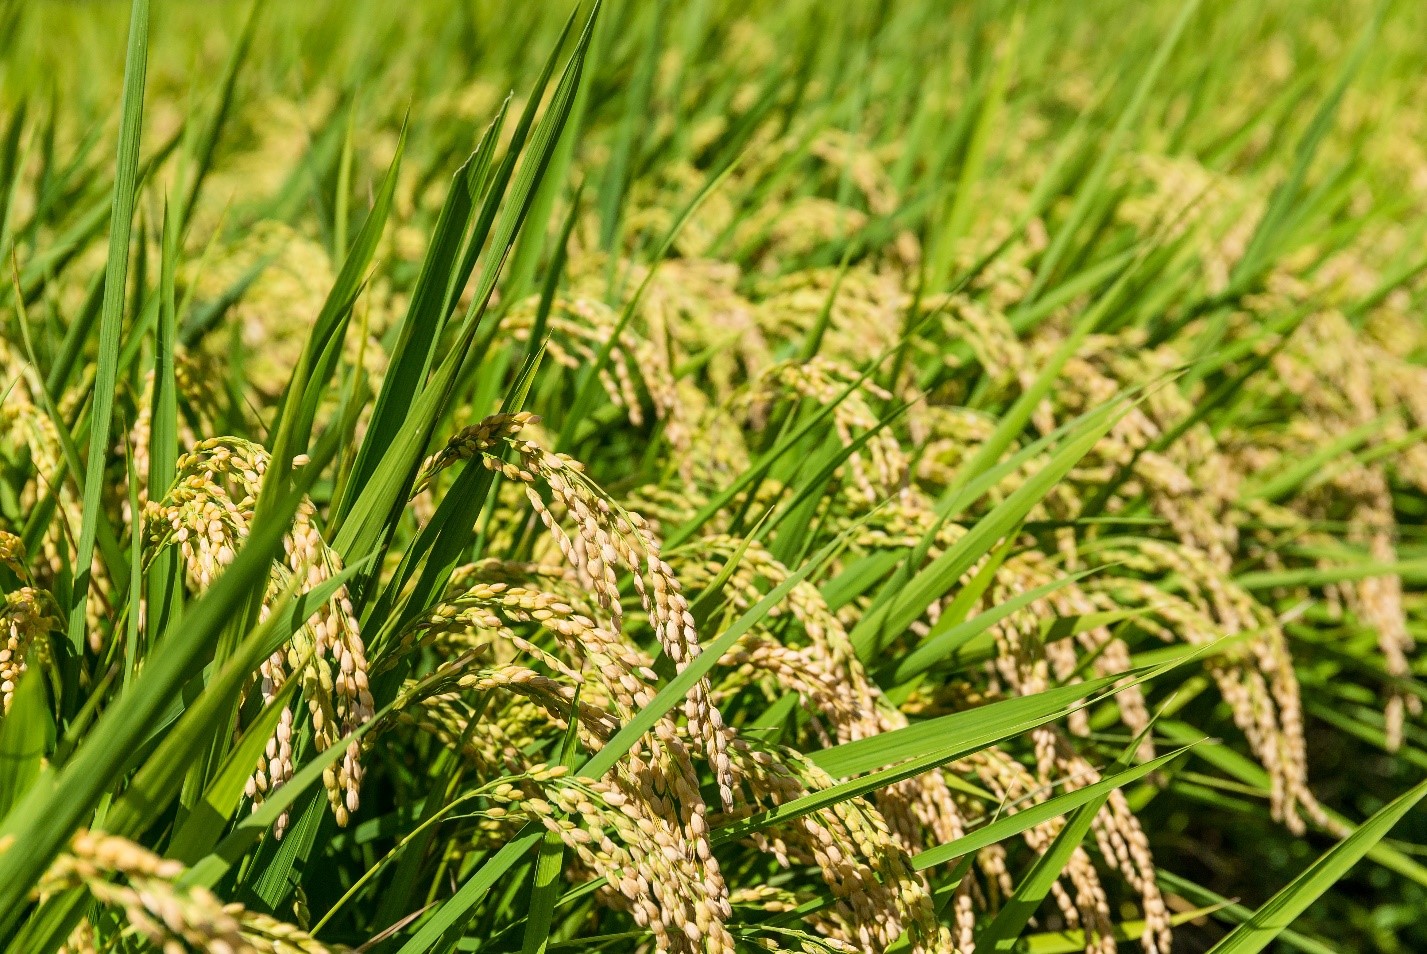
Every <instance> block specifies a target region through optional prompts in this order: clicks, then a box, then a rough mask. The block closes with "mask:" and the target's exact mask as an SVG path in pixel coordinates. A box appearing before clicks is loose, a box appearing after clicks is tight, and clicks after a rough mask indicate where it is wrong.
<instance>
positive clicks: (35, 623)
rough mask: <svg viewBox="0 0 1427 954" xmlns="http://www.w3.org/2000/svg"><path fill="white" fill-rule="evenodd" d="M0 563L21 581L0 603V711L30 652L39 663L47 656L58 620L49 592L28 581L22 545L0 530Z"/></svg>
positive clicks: (8, 698)
mask: <svg viewBox="0 0 1427 954" xmlns="http://www.w3.org/2000/svg"><path fill="white" fill-rule="evenodd" d="M0 564H3V565H4V566H5V567H6V568H7V569H9V570H10V572H11V573H13V574H14V575H15V576H16V577H17V578H18V579H19V581H20V583H21V586H20V587H19V588H18V589H15V590H13V591H10V592H7V593H5V594H4V602H3V604H0V640H3V642H0V711H5V712H8V711H9V710H10V701H11V699H12V698H13V696H14V693H15V686H16V684H17V683H18V682H19V681H20V676H21V675H23V674H24V672H25V670H26V668H27V666H28V664H29V659H30V657H31V655H32V654H33V655H34V656H35V657H36V658H37V659H39V660H40V661H41V662H42V663H43V662H46V661H47V660H48V659H49V634H50V633H52V632H55V631H57V630H59V628H60V626H61V622H60V613H59V607H58V606H57V605H55V601H54V598H53V597H52V596H50V594H49V592H48V591H46V590H42V589H39V588H37V587H35V586H33V585H30V584H31V583H32V582H33V581H32V580H31V578H30V570H29V567H28V565H27V564H26V562H25V545H24V542H23V541H22V540H21V539H20V538H19V537H17V536H15V534H13V533H9V532H6V531H0Z"/></svg>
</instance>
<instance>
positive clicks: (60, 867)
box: [39, 829, 345, 954]
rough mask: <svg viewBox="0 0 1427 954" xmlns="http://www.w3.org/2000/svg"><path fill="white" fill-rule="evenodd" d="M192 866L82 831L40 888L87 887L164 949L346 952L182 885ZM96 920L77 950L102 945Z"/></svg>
mask: <svg viewBox="0 0 1427 954" xmlns="http://www.w3.org/2000/svg"><path fill="white" fill-rule="evenodd" d="M186 871H187V869H186V868H185V867H184V866H183V865H182V864H180V863H179V862H177V861H173V860H170V859H165V858H162V857H160V856H158V855H156V854H154V853H152V852H150V851H149V850H148V849H146V848H144V847H142V846H140V845H138V844H136V843H135V842H133V841H130V840H129V839H127V838H120V837H118V836H115V835H109V834H106V833H104V832H98V831H88V830H83V829H82V830H80V831H79V832H76V833H75V835H74V837H73V838H72V839H71V840H70V843H69V846H68V849H67V850H66V851H65V852H63V853H62V854H60V856H59V857H58V858H57V859H56V860H55V862H54V863H53V864H52V865H51V866H50V868H49V870H48V871H47V872H46V873H45V876H44V878H43V879H42V881H41V883H40V888H39V890H40V892H41V894H42V895H44V896H48V895H52V894H54V893H56V892H59V891H63V890H65V889H67V888H83V889H84V890H85V891H87V892H88V893H89V894H90V896H92V897H93V898H94V900H95V901H97V902H99V903H100V904H102V905H104V906H106V907H109V908H112V909H115V910H116V911H118V912H119V913H120V914H121V915H122V917H123V919H124V921H125V923H126V924H127V925H128V926H129V927H130V928H132V929H133V930H134V931H136V932H137V933H138V934H139V935H140V936H142V937H144V938H146V939H147V940H148V941H149V942H150V943H152V944H154V945H155V946H157V947H159V948H160V949H162V950H164V951H183V950H200V951H212V952H215V954H259V952H273V954H278V952H288V954H328V952H337V951H344V950H345V948H342V947H340V946H337V947H334V946H331V945H327V944H323V943H320V942H318V941H317V940H315V939H314V938H313V937H312V936H311V935H309V934H307V933H306V932H305V931H302V930H300V929H299V928H297V927H294V926H293V925H290V924H286V923H284V922H282V921H279V920H277V919H276V918H272V917H270V916H268V915H264V914H258V913H254V912H250V911H248V910H246V909H245V908H244V907H243V905H241V904H223V903H222V902H220V901H219V900H218V898H217V897H215V896H214V895H213V893H212V892H210V891H208V890H207V889H206V888H202V887H184V886H182V885H181V879H182V877H183V875H184V874H185V873H186ZM97 940H98V938H97V930H96V926H95V925H94V924H93V922H87V923H86V924H85V925H81V926H80V927H78V928H76V930H75V932H74V933H72V934H71V936H70V939H69V942H68V946H69V948H70V949H72V950H76V951H81V950H90V949H96V948H97Z"/></svg>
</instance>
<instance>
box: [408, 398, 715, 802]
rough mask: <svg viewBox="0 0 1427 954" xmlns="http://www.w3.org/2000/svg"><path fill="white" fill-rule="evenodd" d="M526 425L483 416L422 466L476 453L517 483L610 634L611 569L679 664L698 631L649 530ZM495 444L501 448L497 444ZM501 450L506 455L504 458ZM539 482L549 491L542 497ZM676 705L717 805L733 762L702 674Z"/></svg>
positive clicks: (617, 614)
mask: <svg viewBox="0 0 1427 954" xmlns="http://www.w3.org/2000/svg"><path fill="white" fill-rule="evenodd" d="M517 417H519V419H517ZM531 423H532V418H531V416H530V415H524V416H523V417H522V416H517V415H508V416H507V415H497V416H496V417H494V418H487V419H486V420H485V421H482V422H480V423H478V424H476V425H475V426H474V428H467V429H466V430H464V431H462V432H461V433H460V434H458V435H456V437H455V438H453V439H452V440H450V441H448V442H447V444H446V446H445V448H443V450H442V451H439V452H438V453H437V454H436V456H435V457H434V458H433V460H432V462H431V464H430V465H429V467H428V470H429V469H430V468H431V467H435V468H440V467H445V466H450V464H452V463H454V462H455V461H456V460H458V459H466V458H469V457H472V456H476V457H477V458H478V459H479V460H480V463H481V465H482V466H484V467H486V468H488V469H490V470H492V471H495V472H497V473H499V474H501V475H502V476H503V477H504V478H505V479H507V480H509V481H512V482H515V483H517V484H519V485H521V486H523V487H524V489H525V494H526V499H527V501H528V502H529V504H530V507H531V509H532V510H533V511H534V512H535V513H536V515H537V516H538V517H539V519H540V521H541V523H542V524H543V525H544V526H545V528H546V530H547V531H548V532H549V534H550V537H551V539H552V541H553V543H554V545H555V546H556V548H557V549H558V550H559V552H560V555H561V556H562V557H563V558H564V560H565V562H566V563H567V564H568V565H569V566H570V567H571V568H572V569H573V570H574V572H575V574H576V579H577V580H578V582H579V584H580V585H581V586H583V587H586V588H588V590H589V591H590V592H592V593H593V594H594V597H595V602H596V603H597V604H598V607H599V609H600V610H601V611H602V612H603V613H604V614H606V615H607V617H608V618H609V621H610V629H611V630H612V631H613V632H615V633H621V632H622V631H623V629H624V607H623V601H622V597H621V595H620V590H619V575H620V573H621V572H627V573H628V574H629V576H630V580H631V582H632V585H633V587H634V590H635V593H636V594H637V595H638V598H639V602H640V605H641V607H642V608H643V610H644V612H645V614H646V616H647V617H648V620H649V624H650V627H651V628H652V629H653V631H654V636H655V638H656V639H657V640H658V642H659V645H660V647H661V648H662V649H663V651H664V653H665V654H666V655H667V656H668V657H669V659H670V660H671V661H673V663H674V665H675V667H676V668H677V669H679V670H682V669H683V668H684V667H686V666H687V665H688V664H689V663H690V662H691V661H692V660H693V659H694V657H696V656H697V655H698V653H699V636H698V632H697V630H696V628H695V625H694V617H693V614H692V613H690V612H689V604H688V600H687V598H685V596H684V594H683V590H682V587H681V586H680V584H679V582H678V580H677V579H676V578H675V577H674V572H673V569H672V568H671V567H670V566H669V564H668V563H666V562H664V560H663V558H662V557H661V555H660V543H659V540H658V538H657V537H656V536H655V534H654V531H653V530H652V528H651V527H650V526H649V524H648V523H647V522H645V520H644V519H643V518H642V517H640V516H639V515H638V514H637V513H633V512H630V511H627V510H625V509H624V508H622V507H620V506H618V505H617V504H616V503H614V502H613V501H612V500H611V498H610V497H609V496H608V495H607V494H606V493H605V492H604V491H603V490H601V489H600V488H599V487H598V486H597V485H596V484H595V483H594V482H593V481H591V480H590V479H589V478H588V477H587V476H586V475H585V473H584V468H583V466H581V465H580V463H579V462H578V461H575V460H573V459H572V458H570V457H569V456H567V455H565V454H558V453H551V452H549V451H547V450H545V449H544V448H542V447H541V446H540V445H539V444H538V443H536V442H535V441H533V440H530V439H527V438H525V437H523V436H519V431H520V430H521V429H522V428H524V427H526V426H527V425H529V424H531ZM502 444H503V445H505V447H500V445H502ZM505 448H508V449H509V451H510V453H511V456H512V457H513V460H506V459H504V456H503V452H504V450H505ZM540 486H543V487H544V488H545V489H546V490H547V491H548V492H549V494H550V501H549V503H547V501H546V499H545V497H544V496H542V494H541V492H540V490H539V489H538V487H540ZM552 505H553V507H554V508H557V509H552ZM562 518H563V519H562ZM565 522H569V523H571V524H573V526H574V533H573V535H572V534H570V533H568V532H567V531H566V530H565V528H564V523H565ZM683 710H684V714H685V716H686V717H687V718H688V720H689V725H690V727H691V729H692V731H693V734H694V736H695V738H697V739H699V740H700V742H701V743H702V745H703V746H704V748H705V751H706V752H707V753H708V756H709V761H710V764H711V765H712V766H713V767H714V772H715V776H716V778H717V780H718V785H719V793H720V796H721V798H722V799H723V802H724V804H725V806H728V805H731V804H732V797H733V796H732V784H733V768H732V765H731V763H730V762H729V760H728V756H727V754H726V751H725V749H726V746H727V739H728V735H729V733H728V731H727V729H726V728H725V727H724V725H723V720H722V718H721V716H720V715H719V712H718V710H717V709H715V708H714V707H713V706H712V704H711V703H710V702H709V687H708V680H707V679H706V678H705V679H700V680H699V681H698V683H697V684H696V685H695V686H694V688H693V689H692V690H691V691H690V693H689V694H688V696H687V698H686V699H685V702H684V706H683Z"/></svg>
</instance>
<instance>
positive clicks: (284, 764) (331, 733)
mask: <svg viewBox="0 0 1427 954" xmlns="http://www.w3.org/2000/svg"><path fill="white" fill-rule="evenodd" d="M267 465H268V455H267V452H266V451H265V450H263V449H262V448H261V447H259V446H258V445H256V444H253V443H251V442H249V441H243V440H239V439H237V438H210V439H208V440H204V441H201V442H199V443H198V444H197V445H195V447H194V448H193V449H192V450H191V451H190V452H188V453H187V454H184V455H183V456H181V457H180V458H179V460H178V476H177V479H176V481H175V483H174V486H173V488H172V489H171V490H170V491H169V493H168V494H167V495H166V496H165V497H164V499H163V500H161V501H149V502H148V504H147V505H146V506H145V535H146V541H147V543H148V546H149V548H150V549H151V550H157V549H158V548H160V547H164V546H171V545H176V546H177V547H178V548H179V553H180V555H181V556H182V557H183V565H184V568H185V572H186V575H187V579H188V582H189V584H190V586H192V587H193V588H194V589H195V590H197V591H199V592H201V591H203V590H205V589H207V588H208V587H209V586H211V585H212V584H213V581H214V580H216V579H217V577H218V575H219V574H220V573H221V572H222V571H223V569H224V568H225V567H226V566H227V565H228V564H229V563H231V562H232V561H233V558H234V555H235V553H236V551H237V549H238V548H239V547H240V546H241V545H242V541H243V540H244V539H245V538H246V537H247V535H248V533H249V528H250V523H251V521H252V518H253V512H254V509H255V507H256V504H257V494H258V491H259V488H260V485H261V481H262V475H263V473H264V472H265V471H266V469H267ZM314 516H315V510H314V508H313V506H312V504H311V502H310V501H306V500H304V501H303V503H302V505H301V506H300V507H299V509H298V512H297V515H296V516H295V518H294V520H293V524H292V527H291V529H290V531H289V533H288V534H287V536H286V537H285V538H284V541H283V546H284V551H285V557H286V560H285V562H284V563H282V564H279V565H275V566H274V568H273V573H272V576H271V578H270V580H269V585H268V594H269V602H270V601H271V600H272V599H275V598H276V597H277V596H278V595H279V594H280V593H282V592H283V591H284V590H285V589H286V588H288V587H289V586H295V588H296V590H297V592H299V593H306V592H309V591H311V590H312V589H313V588H314V587H317V586H320V585H321V584H323V583H325V582H326V581H328V580H330V579H331V578H332V577H333V576H334V575H336V574H337V573H339V572H340V571H341V561H340V559H339V558H338V556H337V554H336V553H335V552H334V551H333V550H332V549H331V548H330V547H328V546H327V544H326V543H325V541H323V539H322V536H321V534H320V533H319V532H318V530H317V527H316V524H315V522H314ZM267 608H268V604H265V606H264V610H263V612H264V615H265V614H266V611H267ZM304 660H305V662H304ZM292 676H296V677H297V678H299V679H300V680H301V689H302V695H303V698H304V700H305V701H306V703H307V708H308V713H309V716H310V719H311V724H312V730H313V738H314V741H315V743H316V747H317V750H318V751H325V750H326V749H327V748H329V747H331V746H332V745H335V744H338V743H339V740H340V739H342V738H343V737H344V736H347V735H349V734H350V733H352V732H354V731H355V730H356V729H357V728H359V727H360V726H362V725H363V724H364V723H366V722H367V721H368V720H370V719H371V717H372V715H373V712H374V708H375V707H374V703H373V701H372V696H371V690H370V687H369V684H368V676H367V661H366V650H365V648H364V646H363V643H362V638H361V633H360V627H359V625H358V622H357V619H356V617H355V615H354V612H353V608H352V604H351V600H350V598H349V596H348V594H347V592H346V588H345V587H343V588H339V589H338V591H337V592H336V594H335V595H333V596H332V597H331V598H330V599H329V600H327V601H326V602H325V603H323V604H322V606H320V607H319V608H318V609H317V610H316V611H315V612H314V613H313V614H312V615H311V616H310V617H309V618H308V619H307V621H306V623H305V625H304V626H303V627H302V628H301V629H299V630H298V631H297V633H295V634H294V637H293V639H292V641H291V642H290V643H289V644H288V646H287V647H285V648H284V649H282V650H279V651H278V652H276V653H274V654H273V655H272V656H271V657H269V658H268V659H267V660H266V661H265V662H264V663H263V666H262V670H261V692H262V694H263V697H264V700H265V701H271V700H272V699H273V697H274V696H275V695H276V694H277V691H278V689H279V688H280V687H281V685H282V684H283V682H285V681H286V680H287V679H288V678H290V677H292ZM292 730H293V726H292V722H291V718H290V715H289V714H287V713H284V715H283V716H282V718H281V721H280V722H279V724H278V727H277V729H276V731H275V733H274V736H273V738H272V739H271V740H270V742H269V746H268V750H267V752H265V754H264V757H263V759H262V760H260V764H259V766H258V767H257V769H256V770H255V772H254V775H253V778H252V779H251V780H250V784H249V786H248V794H249V796H250V797H251V798H252V799H253V801H254V807H256V806H257V804H259V803H260V802H261V799H262V797H263V795H264V794H265V793H266V792H268V791H271V790H272V789H273V788H275V787H276V786H278V785H280V784H281V783H282V782H283V781H285V780H286V779H287V778H289V777H290V776H291V774H292V770H293V767H292V737H291V734H292ZM345 746H346V748H345V751H344V753H343V757H342V758H341V759H340V760H339V761H338V762H337V763H335V764H333V765H329V766H328V767H327V768H326V769H325V770H324V772H323V782H324V786H325V788H326V791H327V797H328V803H329V805H330V807H331V809H332V813H333V815H334V816H335V817H336V819H337V821H338V823H339V824H341V825H345V824H346V823H347V820H348V818H349V817H350V814H351V813H352V812H354V811H356V810H357V808H358V807H359V805H360V790H361V782H362V771H363V770H362V764H361V747H360V744H359V743H357V742H355V741H351V742H347V743H345ZM284 827H285V825H284V824H283V823H279V825H278V832H279V833H281V831H282V829H283V828H284Z"/></svg>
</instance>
